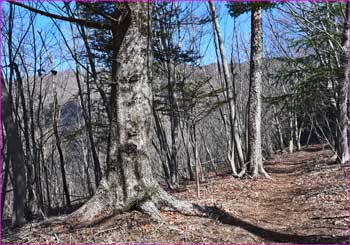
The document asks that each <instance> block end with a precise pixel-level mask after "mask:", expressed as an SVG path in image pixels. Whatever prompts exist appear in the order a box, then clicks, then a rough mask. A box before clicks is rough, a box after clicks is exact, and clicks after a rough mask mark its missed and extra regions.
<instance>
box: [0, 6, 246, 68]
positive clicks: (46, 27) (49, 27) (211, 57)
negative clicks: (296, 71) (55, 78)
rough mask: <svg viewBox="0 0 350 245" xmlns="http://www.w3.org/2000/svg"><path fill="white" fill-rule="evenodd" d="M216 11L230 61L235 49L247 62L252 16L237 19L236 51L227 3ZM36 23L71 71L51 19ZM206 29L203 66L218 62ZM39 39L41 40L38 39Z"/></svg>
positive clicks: (202, 9) (209, 29) (203, 10)
mask: <svg viewBox="0 0 350 245" xmlns="http://www.w3.org/2000/svg"><path fill="white" fill-rule="evenodd" d="M197 3H198V2H197ZM2 4H3V5H4V6H3V7H5V8H6V5H7V4H8V3H2ZM198 4H200V7H199V8H198V10H197V11H199V12H200V13H202V14H207V13H208V10H207V8H208V7H207V6H208V3H207V2H206V1H204V2H201V3H198ZM17 8H18V7H17ZM216 9H217V11H218V15H219V21H220V26H221V31H222V33H223V38H224V41H225V49H226V55H227V57H228V59H230V55H231V48H232V47H234V49H233V54H234V60H235V61H236V62H237V54H238V52H239V54H240V59H241V62H245V61H247V53H246V51H247V50H248V52H249V44H250V14H249V13H247V14H243V15H241V16H240V17H238V18H237V19H236V21H237V22H236V26H237V31H238V40H239V46H240V50H236V45H233V46H232V44H233V43H232V37H233V18H232V17H231V16H230V15H229V14H228V11H227V8H226V6H225V2H216ZM22 11H24V10H22ZM27 19H28V18H27ZM35 22H36V26H37V27H38V28H39V29H40V30H41V31H42V33H43V35H44V36H45V35H46V36H48V42H49V44H48V46H49V50H50V52H52V54H51V55H52V56H54V57H55V64H56V65H57V66H59V67H58V69H59V70H62V69H63V70H64V69H69V65H68V64H61V65H60V64H59V61H60V60H62V59H63V56H64V57H65V59H68V55H67V54H65V53H63V52H60V50H61V49H60V48H57V46H58V45H63V42H62V40H60V39H61V38H60V34H59V33H58V31H57V30H56V28H55V26H54V24H53V22H52V21H51V20H50V19H49V18H47V17H43V16H40V15H37V16H36V19H35ZM58 23H59V24H60V26H61V27H62V28H63V30H67V31H68V32H67V33H68V34H67V35H66V37H67V38H68V39H71V35H69V28H68V24H67V23H64V22H62V21H58ZM17 24H18V25H26V24H27V23H17ZM24 28H25V27H24ZM205 28H206V35H205V36H204V37H203V40H202V45H201V49H202V54H203V55H204V56H203V59H202V60H201V65H206V64H210V63H214V62H216V55H215V50H214V43H213V35H212V32H213V29H212V25H211V23H209V24H207V26H206V27H205ZM37 39H39V38H38V37H37ZM208 42H210V43H209V45H208ZM243 47H244V48H243Z"/></svg>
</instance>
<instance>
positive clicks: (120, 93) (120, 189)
mask: <svg viewBox="0 0 350 245" xmlns="http://www.w3.org/2000/svg"><path fill="white" fill-rule="evenodd" d="M150 5H151V4H150V3H130V4H129V3H118V10H120V11H123V12H124V13H125V14H124V17H123V19H122V21H121V22H118V23H115V27H114V28H113V29H112V33H113V52H114V54H113V61H114V62H113V67H112V90H111V91H112V95H111V108H112V110H111V116H112V124H111V125H112V127H111V142H112V145H111V156H110V164H109V165H108V169H107V175H106V176H105V177H104V178H103V179H102V180H101V183H100V185H99V187H98V189H97V190H96V193H95V195H94V196H93V197H92V198H91V199H90V200H89V201H88V202H87V203H86V204H84V205H83V206H82V207H81V208H80V209H78V210H77V211H76V212H74V213H73V214H71V215H70V216H69V217H68V220H69V221H70V222H71V223H75V224H77V225H88V224H92V223H95V222H97V221H100V220H102V219H104V218H107V217H109V216H111V215H114V214H116V213H119V212H123V211H128V210H131V209H134V208H138V209H141V210H142V211H144V212H146V213H148V214H149V215H151V217H152V218H154V219H156V220H159V219H160V215H159V212H158V208H157V205H160V204H166V205H168V206H171V207H172V208H175V209H178V210H180V211H190V210H192V209H193V208H192V205H191V204H187V203H184V202H180V201H178V200H176V199H174V198H173V197H171V196H169V195H168V194H166V193H165V192H164V191H163V190H162V189H161V188H160V186H159V185H158V183H157V182H156V181H155V179H154V178H153V176H152V173H151V165H150V159H149V153H150V147H151V139H152V137H151V136H152V135H151V132H152V94H151V86H150V84H149V79H148V77H149V74H148V73H149V69H150V62H151V60H150V50H149V44H150V40H149V25H148V21H149V19H150V16H149V14H150V12H149V11H150Z"/></svg>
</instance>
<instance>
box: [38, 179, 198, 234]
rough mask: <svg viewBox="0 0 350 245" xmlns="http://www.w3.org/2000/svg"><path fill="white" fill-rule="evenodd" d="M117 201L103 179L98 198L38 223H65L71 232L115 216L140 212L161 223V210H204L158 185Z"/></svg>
mask: <svg viewBox="0 0 350 245" xmlns="http://www.w3.org/2000/svg"><path fill="white" fill-rule="evenodd" d="M120 200H121V199H120V198H118V199H117V195H114V194H113V191H112V190H111V187H110V186H109V185H108V183H107V181H105V180H102V181H101V183H100V186H99V188H98V190H97V191H96V193H95V195H94V196H93V197H92V198H91V199H90V200H89V201H87V202H86V203H85V204H84V205H83V206H82V207H80V208H79V209H78V210H76V211H75V212H73V213H71V214H69V215H67V216H63V217H58V218H55V219H49V220H46V221H43V222H41V223H39V224H38V225H39V227H45V226H48V225H59V224H63V225H66V226H68V227H70V228H72V229H75V228H81V227H87V226H91V225H94V224H97V223H99V222H101V221H103V220H105V219H108V218H110V217H112V216H113V215H116V214H120V213H122V212H127V211H131V210H139V211H141V212H143V213H145V214H147V215H149V216H150V218H151V219H152V220H153V221H156V222H162V221H163V220H162V217H161V214H160V209H162V208H170V209H172V210H174V211H177V212H180V213H182V214H185V215H203V210H202V209H201V208H200V207H197V206H195V205H193V204H191V203H189V202H186V201H181V200H178V199H176V198H175V197H173V196H172V195H170V194H168V193H167V192H165V191H164V190H163V189H162V188H161V187H160V186H159V185H158V184H155V185H151V187H150V188H148V190H147V189H146V190H144V191H141V193H140V192H138V193H137V194H135V196H133V197H129V198H126V199H122V200H123V201H120Z"/></svg>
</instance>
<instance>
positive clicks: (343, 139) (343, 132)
mask: <svg viewBox="0 0 350 245" xmlns="http://www.w3.org/2000/svg"><path fill="white" fill-rule="evenodd" d="M349 18H350V3H349V2H347V3H346V20H345V24H344V33H343V40H342V50H341V55H340V71H339V75H338V87H337V92H338V98H337V144H336V146H337V149H336V151H337V155H338V157H337V162H338V163H341V164H345V163H346V162H347V161H349V148H348V135H347V133H348V132H347V131H348V120H349V119H348V116H347V113H348V111H347V110H348V107H347V102H348V96H349V95H348V84H349V80H348V79H349V77H348V76H349V65H350V61H349V49H350V39H349V35H350V26H349V25H350V24H349V22H350V20H349Z"/></svg>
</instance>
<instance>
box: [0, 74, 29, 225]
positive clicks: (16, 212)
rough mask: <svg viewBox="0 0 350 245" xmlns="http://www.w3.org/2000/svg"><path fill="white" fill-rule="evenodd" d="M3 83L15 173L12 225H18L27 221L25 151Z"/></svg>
mask: <svg viewBox="0 0 350 245" xmlns="http://www.w3.org/2000/svg"><path fill="white" fill-rule="evenodd" d="M1 83H2V84H1V85H2V105H3V106H2V120H3V124H4V127H5V130H6V135H7V147H8V153H9V156H8V158H9V161H10V162H11V167H12V174H13V194H14V198H13V209H12V225H14V226H17V225H21V224H23V223H25V222H26V220H25V218H24V208H25V199H26V176H25V163H24V152H23V148H22V143H21V137H20V135H19V132H18V122H17V121H16V120H15V119H14V118H13V116H12V102H11V100H10V97H9V93H8V91H7V88H6V87H5V85H4V82H3V80H1Z"/></svg>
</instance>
